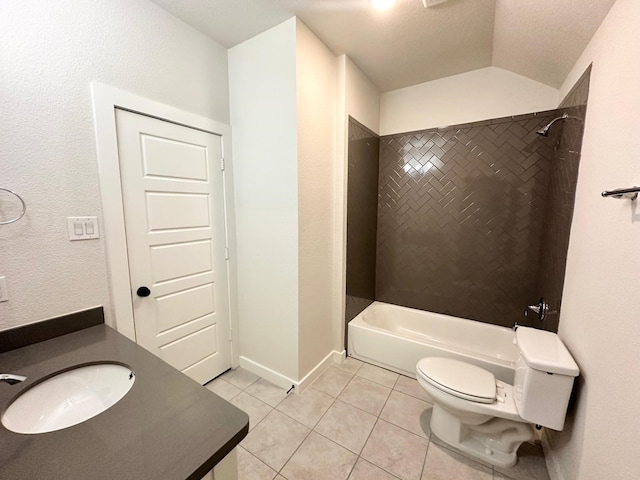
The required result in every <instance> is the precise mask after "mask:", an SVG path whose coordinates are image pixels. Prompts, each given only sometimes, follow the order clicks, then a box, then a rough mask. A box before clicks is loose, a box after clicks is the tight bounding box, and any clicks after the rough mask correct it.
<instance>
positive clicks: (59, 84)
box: [0, 0, 229, 329]
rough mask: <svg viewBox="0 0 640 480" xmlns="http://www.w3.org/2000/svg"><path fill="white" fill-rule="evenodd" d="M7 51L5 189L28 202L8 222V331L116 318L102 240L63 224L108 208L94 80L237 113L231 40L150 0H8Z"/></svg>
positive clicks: (1, 269)
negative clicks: (75, 316) (227, 45)
mask: <svg viewBox="0 0 640 480" xmlns="http://www.w3.org/2000/svg"><path fill="white" fill-rule="evenodd" d="M0 58H2V62H1V63H2V67H1V68H0V105H2V115H3V120H2V122H0V130H1V137H2V141H0V187H4V188H10V189H12V190H15V191H17V192H19V193H20V194H21V195H22V196H23V197H24V199H25V200H26V202H27V208H28V210H27V215H26V216H25V217H24V218H23V219H22V220H20V221H19V222H17V223H15V224H12V225H7V226H0V276H2V275H4V276H6V277H7V282H8V285H9V292H10V295H11V300H10V301H9V302H6V303H0V329H6V328H10V327H14V326H18V325H22V324H27V323H31V322H35V321H39V320H44V319H46V318H50V317H53V316H58V315H61V314H65V313H69V312H72V311H77V310H81V309H85V308H89V307H92V306H95V305H105V307H106V312H107V315H108V316H110V314H111V311H110V299H109V291H108V286H107V271H106V264H105V251H104V244H103V241H102V240H93V241H83V242H70V241H69V239H68V233H67V225H66V217H67V216H77V215H98V216H100V215H101V204H100V191H99V182H98V168H97V160H96V147H95V141H94V126H93V120H92V105H91V96H90V87H89V84H90V82H91V81H94V80H96V81H100V82H102V83H106V84H109V85H112V86H114V87H118V88H121V89H124V90H128V91H131V92H134V93H137V94H139V95H143V96H145V97H148V98H151V99H154V100H157V101H160V102H163V103H166V104H169V105H172V106H175V107H178V108H182V109H184V110H187V111H191V112H194V113H197V114H200V115H202V116H205V117H210V118H213V119H215V120H218V121H220V122H224V123H229V107H228V78H227V65H226V50H225V49H224V48H222V47H221V46H220V45H218V44H216V43H215V42H213V41H212V40H210V39H209V38H207V37H205V36H204V35H202V34H200V33H199V32H197V31H196V30H194V29H193V28H191V27H189V26H187V25H186V24H184V23H183V22H181V21H179V20H177V19H176V18H175V17H173V16H171V15H169V14H168V13H167V12H165V11H164V10H162V9H160V8H159V7H157V6H156V5H154V4H153V3H151V2H149V1H146V0H93V1H91V2H80V1H75V2H74V1H62V2H50V1H47V0H39V1H38V0H31V1H29V2H3V3H2V14H1V15H0Z"/></svg>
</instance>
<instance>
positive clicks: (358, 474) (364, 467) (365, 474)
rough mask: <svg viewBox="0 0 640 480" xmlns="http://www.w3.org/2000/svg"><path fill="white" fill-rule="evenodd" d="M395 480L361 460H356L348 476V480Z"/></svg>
mask: <svg viewBox="0 0 640 480" xmlns="http://www.w3.org/2000/svg"><path fill="white" fill-rule="evenodd" d="M397 478H398V477H394V476H393V475H391V474H390V473H388V472H385V471H384V470H382V469H381V468H378V467H376V466H375V465H373V464H372V463H369V462H367V461H366V460H363V459H362V458H359V459H358V461H357V462H356V466H355V467H353V471H352V472H351V475H350V476H349V480H396V479H397Z"/></svg>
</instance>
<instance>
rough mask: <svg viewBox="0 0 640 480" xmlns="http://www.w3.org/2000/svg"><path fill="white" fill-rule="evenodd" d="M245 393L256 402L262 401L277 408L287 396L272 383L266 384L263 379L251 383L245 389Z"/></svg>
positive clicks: (283, 390)
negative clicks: (256, 400)
mask: <svg viewBox="0 0 640 480" xmlns="http://www.w3.org/2000/svg"><path fill="white" fill-rule="evenodd" d="M246 392H247V393H248V394H249V395H251V396H252V397H256V398H257V399H258V400H262V401H263V402H264V403H266V404H267V405H270V406H272V407H277V406H278V404H279V403H280V402H281V401H282V400H284V399H285V398H286V396H287V391H286V390H285V389H284V388H280V387H278V386H276V385H274V384H273V383H270V382H267V381H266V380H264V379H263V378H261V379H259V380H257V381H255V382H253V383H252V384H251V385H249V387H247V390H246Z"/></svg>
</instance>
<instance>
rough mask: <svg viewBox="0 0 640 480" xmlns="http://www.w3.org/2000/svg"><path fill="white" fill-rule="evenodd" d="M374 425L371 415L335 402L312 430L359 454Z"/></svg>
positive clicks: (374, 418) (374, 419)
mask: <svg viewBox="0 0 640 480" xmlns="http://www.w3.org/2000/svg"><path fill="white" fill-rule="evenodd" d="M375 423H376V417H374V416H373V415H371V414H369V413H367V412H365V411H363V410H360V409H359V408H356V407H354V406H352V405H349V404H348V403H344V402H342V401H340V400H336V402H335V403H334V404H333V405H332V406H331V408H330V409H329V410H328V411H327V413H326V414H325V416H324V417H322V420H320V422H319V423H318V425H316V427H315V429H314V430H315V431H316V432H318V433H321V434H322V435H324V436H325V437H327V438H330V439H331V440H333V441H334V442H336V443H338V444H340V445H342V446H343V447H345V448H348V449H349V450H351V451H352V452H355V453H360V451H361V450H362V447H364V444H365V442H366V441H367V438H369V434H370V433H371V430H373V426H374V425H375Z"/></svg>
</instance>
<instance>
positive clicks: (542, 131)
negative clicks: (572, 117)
mask: <svg viewBox="0 0 640 480" xmlns="http://www.w3.org/2000/svg"><path fill="white" fill-rule="evenodd" d="M567 118H569V115H568V114H566V113H564V114H563V115H562V116H561V117H557V118H554V119H553V120H551V121H550V122H549V123H547V124H546V125H545V126H544V127H542V128H541V129H540V130H538V131H537V132H536V133H537V134H538V135H542V136H543V137H548V136H549V129H550V128H551V125H553V124H554V123H556V122H557V121H558V120H566V119H567Z"/></svg>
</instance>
